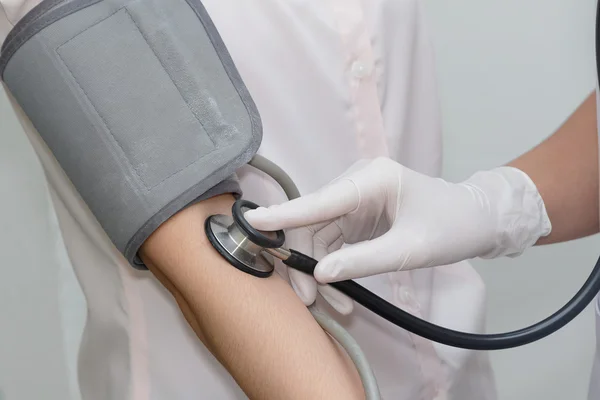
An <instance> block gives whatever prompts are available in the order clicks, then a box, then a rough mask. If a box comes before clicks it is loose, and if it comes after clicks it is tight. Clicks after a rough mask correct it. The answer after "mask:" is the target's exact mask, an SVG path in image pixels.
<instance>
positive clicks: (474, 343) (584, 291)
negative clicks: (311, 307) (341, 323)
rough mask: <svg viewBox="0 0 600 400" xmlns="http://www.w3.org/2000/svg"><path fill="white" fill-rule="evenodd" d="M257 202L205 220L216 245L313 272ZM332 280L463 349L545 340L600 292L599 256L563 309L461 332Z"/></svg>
mask: <svg viewBox="0 0 600 400" xmlns="http://www.w3.org/2000/svg"><path fill="white" fill-rule="evenodd" d="M597 10H598V11H597V12H598V14H597V15H596V64H597V65H596V66H597V70H598V71H599V73H600V56H599V50H600V48H599V43H598V42H599V41H598V33H599V32H600V23H599V17H600V4H599V5H598V7H597ZM250 164H251V165H253V166H255V167H257V168H258V169H260V170H262V171H263V172H265V173H267V174H268V175H270V176H271V177H273V178H274V179H275V180H276V181H277V182H278V183H279V184H280V185H281V186H282V188H283V189H284V191H285V192H286V194H287V195H288V198H290V199H291V198H295V197H298V195H299V194H298V190H297V188H296V187H295V185H294V184H293V182H292V181H291V179H290V178H289V176H288V175H287V174H285V172H283V171H282V170H281V169H280V168H279V167H278V166H276V165H275V164H273V163H272V162H270V161H269V160H266V159H264V158H262V157H260V156H255V159H254V160H253V161H252V162H251V163H250ZM257 207H258V206H257V205H256V204H254V203H252V202H250V201H248V200H243V199H239V200H237V201H236V202H235V203H234V204H233V207H232V216H231V217H230V216H226V215H213V216H210V217H209V218H208V219H207V220H206V223H205V230H206V235H207V236H208V239H209V240H210V242H211V244H212V245H213V246H214V248H215V249H216V250H217V251H218V252H219V254H221V256H223V257H224V258H225V259H226V260H227V261H228V262H229V263H230V264H231V265H233V266H234V267H236V268H238V269H240V270H241V271H244V272H246V273H248V274H251V275H254V276H256V277H259V278H265V277H268V276H270V275H271V274H272V273H273V270H274V266H273V259H274V258H276V259H279V260H281V261H282V262H283V263H284V264H285V265H287V266H288V267H291V268H294V269H297V270H299V271H302V272H304V273H306V274H310V275H312V274H313V271H314V269H315V266H316V265H317V261H316V260H315V259H313V258H311V257H309V256H307V255H305V254H302V253H300V252H298V251H296V250H293V249H287V248H285V247H284V243H285V234H284V232H283V231H276V232H261V231H258V230H256V229H254V228H253V227H252V226H251V225H250V224H249V223H248V222H247V221H246V219H245V218H244V213H245V212H246V211H247V210H250V209H255V208H257ZM330 285H331V286H333V287H334V288H336V289H337V290H339V291H340V292H342V293H344V294H345V295H347V296H348V297H350V298H351V299H353V300H354V301H356V302H357V303H358V304H361V305H362V306H364V307H365V308H367V309H369V310H370V311H372V312H374V313H375V314H377V315H379V316H380V317H382V318H384V319H386V320H387V321H389V322H391V323H392V324H394V325H396V326H398V327H400V328H402V329H406V330H407V331H409V332H412V333H414V334H415V335H419V336H422V337H424V338H426V339H429V340H432V341H434V342H437V343H441V344H444V345H448V346H452V347H458V348H463V349H470V350H500V349H509V348H514V347H518V346H522V345H525V344H529V343H532V342H535V341H537V340H540V339H542V338H544V337H546V336H548V335H550V334H552V333H554V332H556V331H557V330H559V329H561V328H562V327H564V326H565V325H566V324H568V323H569V322H571V321H572V320H573V318H575V317H576V316H577V315H579V314H580V313H581V312H582V311H583V310H584V309H585V308H586V307H587V306H588V304H589V303H590V302H592V301H593V300H594V298H595V297H596V296H597V294H598V292H599V291H600V259H598V261H597V262H596V265H595V267H594V269H593V271H592V273H591V274H590V276H589V278H588V279H587V281H586V282H585V283H584V285H583V286H582V287H581V289H580V290H579V291H578V292H577V293H576V294H575V296H573V298H572V299H571V300H570V301H569V302H568V303H567V304H566V305H565V306H564V307H562V308H561V309H560V310H558V311H557V312H555V313H554V314H552V315H551V316H549V317H548V318H546V319H544V320H542V321H540V322H538V323H536V324H533V325H530V326H528V327H526V328H523V329H519V330H515V331H511V332H506V333H496V334H474V333H467V332H460V331H455V330H451V329H447V328H444V327H441V326H438V325H435V324H432V323H430V322H428V321H425V320H423V319H420V318H418V317H415V316H414V315H412V314H410V313H408V312H406V311H403V310H402V309H400V308H398V307H396V306H394V305H393V304H391V303H389V302H387V301H385V300H384V299H382V298H380V297H379V296H377V295H376V294H374V293H373V292H371V291H369V290H367V289H365V288H364V287H362V286H361V285H359V284H358V283H356V282H354V281H352V280H347V281H341V282H335V283H330Z"/></svg>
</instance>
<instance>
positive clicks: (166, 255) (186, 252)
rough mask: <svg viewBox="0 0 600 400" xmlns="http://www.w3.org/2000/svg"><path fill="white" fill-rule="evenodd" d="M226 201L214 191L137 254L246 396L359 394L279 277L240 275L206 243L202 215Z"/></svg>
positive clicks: (348, 370)
mask: <svg viewBox="0 0 600 400" xmlns="http://www.w3.org/2000/svg"><path fill="white" fill-rule="evenodd" d="M231 204H232V199H231V198H229V199H227V200H226V201H224V199H223V198H216V199H211V200H209V201H207V202H204V203H203V204H201V205H198V206H193V207H190V208H188V209H187V210H184V211H182V212H181V213H179V214H177V215H176V216H175V217H173V218H172V219H171V220H169V221H167V222H166V223H165V224H164V225H163V226H162V227H161V228H160V229H159V230H158V231H157V232H156V233H155V234H154V235H153V236H152V237H151V238H150V239H148V241H147V242H146V244H145V245H144V248H143V251H142V257H143V258H144V261H145V262H146V263H147V264H148V265H149V267H150V269H151V270H153V272H155V274H156V275H157V277H158V278H159V279H160V280H161V282H163V284H165V286H167V288H168V289H169V290H170V291H171V293H173V295H174V296H175V298H176V300H177V302H178V304H179V306H180V308H181V309H182V312H183V313H184V315H185V316H186V319H187V320H188V322H189V323H190V325H191V326H192V328H194V330H195V331H196V333H197V334H198V336H199V338H200V339H201V340H202V341H203V342H204V343H205V345H206V346H207V348H208V349H209V350H210V351H211V352H212V353H213V354H214V355H215V357H217V358H218V359H219V361H220V362H221V363H222V364H223V365H224V366H225V367H226V368H227V370H228V371H229V372H230V373H231V374H232V376H233V377H234V378H235V379H236V381H237V382H238V384H239V385H240V387H241V388H242V389H243V390H244V391H245V392H246V394H247V395H248V396H249V397H250V398H252V399H281V398H285V399H307V398H327V399H356V398H363V397H364V394H363V391H362V386H361V385H360V381H359V380H358V375H357V374H356V371H355V370H354V367H353V366H351V364H349V363H348V361H347V359H346V358H345V357H343V356H342V355H341V354H340V352H339V350H338V349H337V347H336V346H335V344H334V343H333V342H332V340H331V339H330V338H329V336H328V335H327V334H326V333H325V332H323V330H322V329H321V328H320V327H319V325H318V324H317V323H316V322H315V321H314V319H313V318H312V315H311V314H310V313H309V312H308V310H307V309H306V307H305V306H304V305H303V304H302V302H301V301H300V300H299V299H298V298H297V296H296V295H295V294H294V292H293V290H292V289H291V288H290V287H289V285H287V283H286V282H284V281H283V280H282V279H281V278H279V277H278V276H275V275H274V276H272V277H271V278H267V279H260V278H255V277H252V276H250V275H247V274H245V273H243V272H241V271H238V270H237V269H235V268H233V267H231V266H230V265H229V264H227V263H226V262H224V261H223V260H222V259H221V258H220V256H219V255H218V254H217V253H216V252H215V251H214V250H212V247H211V246H210V244H209V243H208V240H207V239H206V237H205V235H204V231H203V223H204V219H205V218H206V217H207V216H208V215H210V214H213V213H229V210H230V208H231ZM198 373H202V372H201V371H198Z"/></svg>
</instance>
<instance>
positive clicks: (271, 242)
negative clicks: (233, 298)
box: [204, 200, 285, 278]
mask: <svg viewBox="0 0 600 400" xmlns="http://www.w3.org/2000/svg"><path fill="white" fill-rule="evenodd" d="M257 207H258V206H257V205H256V204H254V203H251V202H249V201H247V200H238V201H236V202H235V204H234V205H233V208H232V214H233V217H230V216H228V215H222V214H217V215H212V216H210V217H208V218H207V219H206V221H205V224H204V230H205V232H206V236H207V237H208V240H209V241H210V243H211V244H212V245H213V247H214V248H215V250H217V251H218V252H219V254H220V255H221V256H222V257H223V258H225V259H226V260H227V261H228V262H229V263H230V264H231V265H233V266H234V267H236V268H237V269H239V270H241V271H244V272H246V273H248V274H251V275H254V276H257V277H260V278H266V277H269V276H271V275H272V274H273V271H274V262H273V257H272V256H271V255H269V254H266V253H265V252H263V249H264V248H274V247H280V246H282V245H283V242H284V241H285V236H284V234H283V232H282V231H278V232H275V233H262V232H259V231H257V230H255V229H254V228H252V227H251V226H250V225H249V224H248V223H247V222H246V220H245V219H244V212H245V211H246V210H249V209H254V208H257ZM266 235H274V236H275V237H268V236H266Z"/></svg>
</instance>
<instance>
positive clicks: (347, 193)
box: [244, 179, 359, 231]
mask: <svg viewBox="0 0 600 400" xmlns="http://www.w3.org/2000/svg"><path fill="white" fill-rule="evenodd" d="M358 201H359V195H358V189H357V188H356V186H355V185H354V183H353V182H352V181H351V180H349V179H341V180H339V181H335V182H334V183H332V184H330V185H328V186H325V187H324V188H322V189H320V190H318V191H316V192H314V193H311V194H308V195H306V196H302V197H299V198H297V199H294V200H291V201H288V202H286V203H283V204H279V205H274V206H271V207H268V208H265V207H259V208H257V209H255V210H249V211H246V213H245V214H244V216H245V218H246V220H247V221H248V222H249V223H250V225H252V226H253V227H255V228H256V229H259V230H263V231H275V230H279V229H290V228H297V227H301V226H307V225H313V224H316V223H319V222H323V221H328V220H332V219H335V218H337V217H340V216H342V215H345V214H348V213H349V212H351V211H354V210H355V209H356V207H358Z"/></svg>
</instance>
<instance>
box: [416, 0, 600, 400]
mask: <svg viewBox="0 0 600 400" xmlns="http://www.w3.org/2000/svg"><path fill="white" fill-rule="evenodd" d="M425 4H426V6H427V11H428V14H429V21H430V26H431V30H432V34H433V39H434V42H435V47H436V56H437V66H438V67H437V68H438V75H439V83H440V88H441V100H442V111H443V114H444V130H445V133H444V139H445V152H444V156H445V160H444V174H445V177H446V178H448V179H451V180H460V179H463V178H466V177H467V176H468V175H469V174H471V173H473V172H474V171H476V170H478V169H483V168H491V167H494V166H496V165H500V164H503V163H506V162H507V161H509V160H511V159H512V158H514V157H516V156H518V155H519V154H521V153H522V152H525V151H527V150H528V149H529V148H531V147H533V146H535V145H536V144H537V143H539V142H540V141H541V140H543V139H544V138H545V137H547V136H548V135H549V134H551V133H552V132H553V131H554V130H556V128H557V127H558V126H559V125H560V124H561V123H562V122H563V121H564V120H565V119H566V118H567V117H568V116H569V114H570V113H572V112H573V110H574V109H575V108H576V107H577V106H578V104H579V103H580V102H581V101H582V100H583V99H584V98H585V97H586V96H587V94H589V93H590V92H591V91H592V90H593V89H594V86H595V82H596V78H595V61H594V20H595V7H596V2H595V1H592V0H577V1H564V0H502V1H499V0H496V1H478V0H450V1H438V0H427V1H426V3H425ZM599 239H600V238H598V237H593V238H588V239H585V240H581V241H578V242H572V243H566V244H561V245H555V246H552V247H546V248H539V249H537V248H536V249H533V250H532V251H530V252H528V253H527V254H525V255H523V256H521V257H520V258H518V259H500V260H495V261H492V262H485V261H480V260H477V261H475V262H474V265H475V266H476V267H477V268H478V270H479V271H480V272H481V274H482V275H483V277H484V279H485V281H486V284H487V286H488V294H489V296H488V297H489V306H488V310H489V311H488V321H489V322H488V327H489V330H490V331H492V332H499V331H505V330H508V329H515V328H519V327H521V326H523V325H524V324H529V323H533V322H537V321H538V320H539V319H541V318H545V317H546V316H547V315H549V313H551V312H553V311H555V310H556V309H558V308H559V307H561V306H562V305H563V304H564V303H565V302H566V301H567V300H568V299H569V298H570V297H571V296H572V295H573V294H574V293H575V292H576V291H577V289H578V288H579V286H580V285H581V284H582V283H583V282H584V280H585V279H586V278H587V275H588V274H589V272H590V271H591V269H592V267H593V265H594V263H595V261H596V258H597V256H598V255H599V254H600V240H599ZM586 311H587V312H586V313H585V315H583V316H581V317H579V318H577V319H576V320H575V321H574V322H573V323H571V324H570V325H568V326H567V327H566V328H565V329H564V330H563V331H562V332H559V333H556V334H555V335H553V336H551V337H549V338H547V339H545V340H543V341H541V342H539V343H536V344H533V345H531V346H528V347H523V348H518V349H515V350H510V351H502V352H494V353H493V354H492V360H493V363H494V367H495V371H496V375H497V380H498V386H499V390H500V396H499V398H500V400H533V399H535V400H537V399H544V400H554V399H556V400H566V399H568V400H583V399H585V398H586V395H587V385H588V381H589V374H590V368H591V362H592V357H593V352H594V349H595V346H594V322H593V312H594V309H593V307H588V309H587V310H586Z"/></svg>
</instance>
